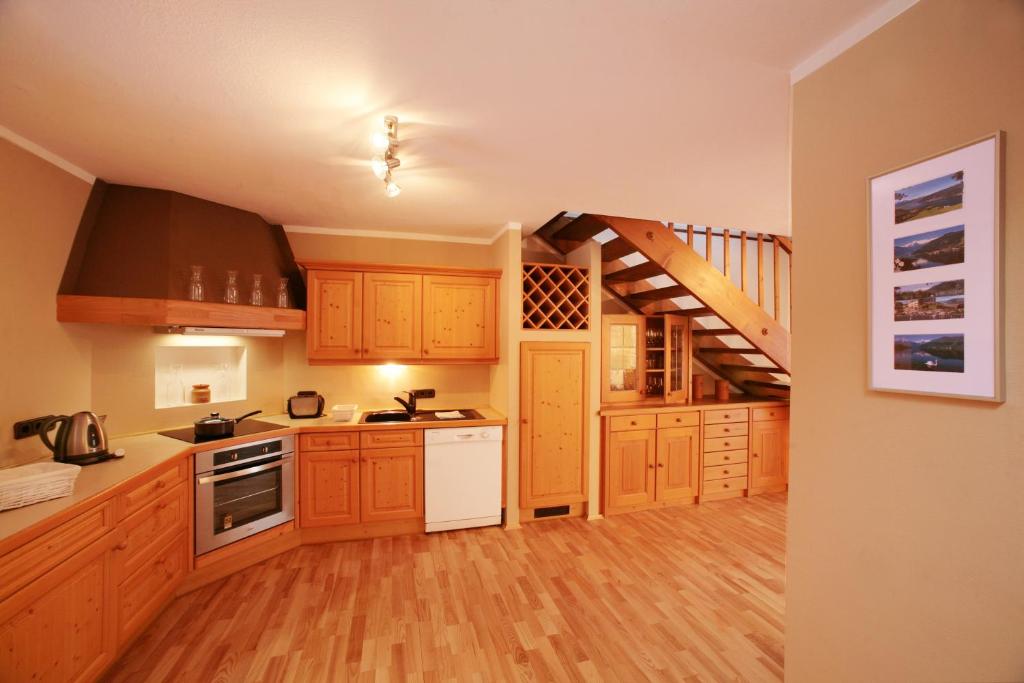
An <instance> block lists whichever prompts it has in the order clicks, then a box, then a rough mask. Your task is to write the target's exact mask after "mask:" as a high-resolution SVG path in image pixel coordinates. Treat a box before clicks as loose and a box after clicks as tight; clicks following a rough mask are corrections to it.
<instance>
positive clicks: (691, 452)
mask: <svg viewBox="0 0 1024 683" xmlns="http://www.w3.org/2000/svg"><path fill="white" fill-rule="evenodd" d="M656 464H657V468H656V470H655V471H656V473H657V481H656V482H655V492H656V500H658V501H666V502H667V501H674V500H679V501H687V502H690V503H692V502H693V501H694V499H695V498H696V496H697V493H698V487H699V485H700V427H669V428H666V429H659V430H658V457H657V463H656Z"/></svg>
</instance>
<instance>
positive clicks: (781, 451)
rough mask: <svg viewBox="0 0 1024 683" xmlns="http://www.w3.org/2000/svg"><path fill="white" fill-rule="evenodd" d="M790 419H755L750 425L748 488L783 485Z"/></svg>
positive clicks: (755, 489)
mask: <svg viewBox="0 0 1024 683" xmlns="http://www.w3.org/2000/svg"><path fill="white" fill-rule="evenodd" d="M788 461H789V420H769V421H764V422H754V423H752V425H751V428H750V492H751V493H761V492H764V491H771V490H782V489H784V488H785V487H786V482H787V480H788V478H789V477H788V470H789V462H788Z"/></svg>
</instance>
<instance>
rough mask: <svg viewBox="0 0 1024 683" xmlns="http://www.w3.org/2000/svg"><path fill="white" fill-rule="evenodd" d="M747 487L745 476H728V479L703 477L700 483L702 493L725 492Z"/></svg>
mask: <svg viewBox="0 0 1024 683" xmlns="http://www.w3.org/2000/svg"><path fill="white" fill-rule="evenodd" d="M745 488H747V477H746V476H742V477H729V478H728V479H711V480H708V479H705V480H704V482H703V483H702V484H701V491H702V492H703V494H704V495H708V494H711V493H725V492H727V491H742V490H743V489H745Z"/></svg>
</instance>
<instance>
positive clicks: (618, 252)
mask: <svg viewBox="0 0 1024 683" xmlns="http://www.w3.org/2000/svg"><path fill="white" fill-rule="evenodd" d="M634 251H636V249H634V248H633V245H632V244H630V243H629V242H627V241H626V240H624V239H620V238H618V237H616V238H615V239H613V240H610V241H608V242H605V243H604V244H602V245H601V260H602V261H604V262H605V263H610V262H612V261H617V260H618V259H620V258H622V257H623V256H627V255H629V254H632V253H633V252H634Z"/></svg>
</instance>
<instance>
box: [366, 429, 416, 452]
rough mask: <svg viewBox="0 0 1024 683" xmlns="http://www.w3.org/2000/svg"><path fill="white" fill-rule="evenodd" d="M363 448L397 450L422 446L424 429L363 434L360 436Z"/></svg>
mask: <svg viewBox="0 0 1024 683" xmlns="http://www.w3.org/2000/svg"><path fill="white" fill-rule="evenodd" d="M359 445H360V446H361V447H362V448H396V447H400V446H422V445H423V430H422V429H392V430H388V431H386V432H384V431H382V432H362V433H361V434H360V436H359Z"/></svg>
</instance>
